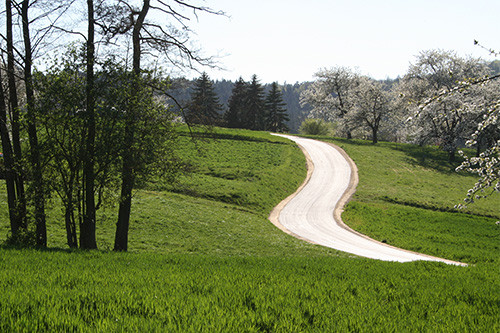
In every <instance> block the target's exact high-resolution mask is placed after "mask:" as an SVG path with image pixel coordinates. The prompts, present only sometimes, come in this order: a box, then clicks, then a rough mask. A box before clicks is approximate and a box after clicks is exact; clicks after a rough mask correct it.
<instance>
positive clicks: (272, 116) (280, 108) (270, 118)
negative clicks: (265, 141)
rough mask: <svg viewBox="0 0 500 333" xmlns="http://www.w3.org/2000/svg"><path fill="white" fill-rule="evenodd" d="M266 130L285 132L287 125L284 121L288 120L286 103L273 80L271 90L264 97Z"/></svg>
mask: <svg viewBox="0 0 500 333" xmlns="http://www.w3.org/2000/svg"><path fill="white" fill-rule="evenodd" d="M265 112H266V130H268V131H272V132H287V131H288V130H289V129H288V126H287V125H286V124H285V122H287V121H289V120H290V118H288V115H287V112H286V104H285V103H284V102H283V96H282V94H281V91H280V90H279V88H278V84H277V83H276V82H273V84H272V85H271V90H270V91H269V94H268V95H267V97H266V102H265Z"/></svg>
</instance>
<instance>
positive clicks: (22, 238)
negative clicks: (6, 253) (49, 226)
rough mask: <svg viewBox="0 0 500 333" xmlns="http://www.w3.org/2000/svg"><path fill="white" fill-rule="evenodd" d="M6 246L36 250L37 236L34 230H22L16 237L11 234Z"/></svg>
mask: <svg viewBox="0 0 500 333" xmlns="http://www.w3.org/2000/svg"><path fill="white" fill-rule="evenodd" d="M4 244H5V245H6V246H12V247H20V248H34V247H36V234H35V232H34V231H33V230H27V229H22V228H21V229H19V231H18V232H17V233H16V234H15V235H13V234H11V233H9V235H8V236H7V239H6V240H5V243H4Z"/></svg>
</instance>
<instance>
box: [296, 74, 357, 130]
mask: <svg viewBox="0 0 500 333" xmlns="http://www.w3.org/2000/svg"><path fill="white" fill-rule="evenodd" d="M315 76H316V81H315V82H314V83H313V84H312V85H311V86H310V87H309V88H308V89H307V90H305V91H304V92H302V93H301V104H302V105H305V104H309V105H311V106H312V108H313V109H312V110H311V113H310V114H311V116H312V117H313V118H319V119H323V120H326V121H333V122H336V123H337V124H338V125H339V126H340V128H339V130H341V131H343V132H344V133H345V135H346V137H347V138H348V139H350V138H352V131H353V129H354V128H352V127H351V126H352V124H351V123H349V122H346V118H347V115H348V114H349V113H350V112H352V110H353V109H354V106H355V103H356V100H355V98H354V92H355V91H356V88H357V86H358V84H359V75H358V74H357V73H356V72H354V71H352V70H351V69H349V68H346V67H335V68H332V69H329V70H328V69H323V70H320V71H319V72H318V73H316V74H315Z"/></svg>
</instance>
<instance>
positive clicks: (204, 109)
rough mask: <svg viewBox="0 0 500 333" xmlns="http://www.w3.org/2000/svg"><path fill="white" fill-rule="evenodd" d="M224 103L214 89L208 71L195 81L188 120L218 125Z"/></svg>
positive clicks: (188, 110) (188, 109)
mask: <svg viewBox="0 0 500 333" xmlns="http://www.w3.org/2000/svg"><path fill="white" fill-rule="evenodd" d="M221 110H222V105H221V104H220V103H219V98H218V97H217V94H216V93H215V91H214V86H213V83H212V81H211V80H210V78H209V77H208V75H207V73H203V74H202V75H201V77H200V78H198V79H197V80H196V82H195V86H194V89H193V92H192V93H191V101H190V102H189V104H188V108H187V112H186V121H187V122H189V123H193V124H203V125H217V124H218V123H219V121H220V115H219V111H221Z"/></svg>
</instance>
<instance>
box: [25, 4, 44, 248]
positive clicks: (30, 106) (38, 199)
mask: <svg viewBox="0 0 500 333" xmlns="http://www.w3.org/2000/svg"><path fill="white" fill-rule="evenodd" d="M29 9H30V1H29V0H23V1H22V4H21V19H22V27H23V41H24V86H25V89H26V110H27V112H26V114H27V127H28V138H29V144H30V160H31V167H32V177H33V196H34V199H33V200H34V206H35V228H36V231H35V235H36V244H37V246H40V247H46V246H47V226H46V221H45V197H46V188H45V183H44V177H43V171H42V163H41V158H40V145H39V143H38V131H37V119H36V114H35V112H34V105H35V93H34V90H33V75H32V66H33V48H32V44H31V37H30V22H31V21H30V19H29V15H28V12H29Z"/></svg>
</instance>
